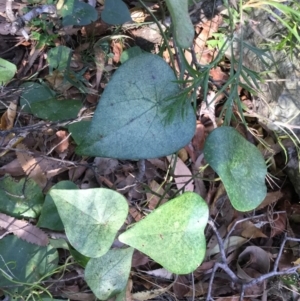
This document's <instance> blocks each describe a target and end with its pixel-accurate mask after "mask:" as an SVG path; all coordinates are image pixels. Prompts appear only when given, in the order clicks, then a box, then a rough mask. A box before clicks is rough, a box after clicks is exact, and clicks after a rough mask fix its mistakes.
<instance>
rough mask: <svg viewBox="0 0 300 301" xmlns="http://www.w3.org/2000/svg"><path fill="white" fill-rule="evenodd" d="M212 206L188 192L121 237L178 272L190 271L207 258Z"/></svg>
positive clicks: (163, 206) (174, 271) (123, 240)
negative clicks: (209, 216) (208, 226)
mask: <svg viewBox="0 0 300 301" xmlns="http://www.w3.org/2000/svg"><path fill="white" fill-rule="evenodd" d="M207 221H208V207H207V205H206V203H205V201H204V200H203V199H202V198H201V197H200V196H199V195H198V194H196V193H193V192H186V193H184V194H182V195H181V196H179V197H177V198H175V199H173V200H171V201H169V202H167V203H166V204H164V205H162V206H160V207H159V208H158V209H156V210H155V211H153V212H152V213H151V214H149V215H148V216H147V217H146V218H144V219H143V220H141V221H140V222H138V223H136V224H135V225H134V226H133V227H132V228H130V229H129V230H128V231H126V232H125V233H123V234H121V235H120V236H119V240H120V241H121V242H123V243H126V244H128V245H129V246H131V247H133V248H136V249H138V250H140V251H141V252H143V253H145V254H147V255H149V256H150V257H151V258H153V259H154V260H155V261H156V262H158V263H159V264H161V265H162V266H163V267H164V268H166V269H167V270H169V271H171V272H173V273H175V274H188V273H191V272H192V271H194V270H195V269H196V268H197V267H198V266H199V265H200V264H201V263H202V261H203V258H204V256H205V250H206V242H205V236H204V229H205V227H206V224H207Z"/></svg>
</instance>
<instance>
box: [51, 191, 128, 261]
mask: <svg viewBox="0 0 300 301" xmlns="http://www.w3.org/2000/svg"><path fill="white" fill-rule="evenodd" d="M49 194H50V196H51V197H52V199H53V200H54V203H55V205H56V207H57V209H58V213H59V215H60V217H61V220H62V222H63V224H64V226H65V230H66V234H67V237H68V239H69V241H70V243H71V245H72V246H73V247H74V248H75V249H76V250H77V251H78V252H80V253H81V254H83V255H85V256H88V257H99V256H101V255H103V254H105V253H106V252H107V251H108V250H109V248H110V247H111V245H112V243H113V241H114V238H115V236H116V233H117V232H118V230H119V229H120V227H121V226H122V225H123V223H124V221H125V219H126V216H127V213H128V205H127V201H126V199H125V198H124V197H123V196H122V195H121V194H119V193H118V192H115V191H113V190H110V189H105V188H95V189H86V190H76V189H75V190H66V189H65V190H63V189H51V191H50V193H49Z"/></svg>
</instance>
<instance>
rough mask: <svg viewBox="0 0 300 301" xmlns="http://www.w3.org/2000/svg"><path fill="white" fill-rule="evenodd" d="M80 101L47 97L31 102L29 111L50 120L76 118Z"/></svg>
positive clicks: (80, 104)
mask: <svg viewBox="0 0 300 301" xmlns="http://www.w3.org/2000/svg"><path fill="white" fill-rule="evenodd" d="M81 107H82V102H81V101H80V100H77V99H62V100H58V99H55V98H53V99H49V100H44V101H37V102H34V103H32V104H31V112H32V114H34V115H35V116H36V117H38V118H41V119H45V120H50V121H63V120H67V119H72V118H76V117H77V114H78V112H79V110H80V109H81Z"/></svg>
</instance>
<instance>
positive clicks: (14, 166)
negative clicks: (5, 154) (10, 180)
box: [0, 159, 25, 177]
mask: <svg viewBox="0 0 300 301" xmlns="http://www.w3.org/2000/svg"><path fill="white" fill-rule="evenodd" d="M5 174H10V175H11V176H13V177H19V176H23V175H24V174H25V172H24V170H23V168H22V166H21V164H20V162H19V160H18V159H15V160H12V161H11V162H9V163H7V164H5V165H4V166H2V167H1V168H0V176H3V175H5Z"/></svg>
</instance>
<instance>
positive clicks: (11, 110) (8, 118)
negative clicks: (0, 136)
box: [0, 101, 17, 130]
mask: <svg viewBox="0 0 300 301" xmlns="http://www.w3.org/2000/svg"><path fill="white" fill-rule="evenodd" d="M16 115H17V104H15V103H14V102H12V101H11V102H10V104H9V106H8V108H7V110H6V111H5V112H4V113H3V115H2V116H1V119H0V130H10V129H12V128H13V126H14V121H15V118H16Z"/></svg>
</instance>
